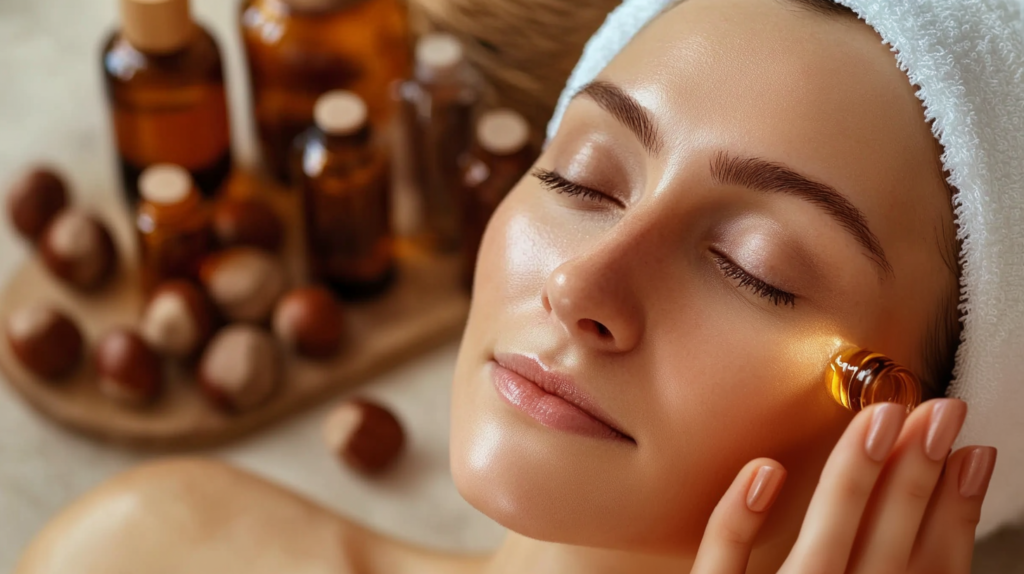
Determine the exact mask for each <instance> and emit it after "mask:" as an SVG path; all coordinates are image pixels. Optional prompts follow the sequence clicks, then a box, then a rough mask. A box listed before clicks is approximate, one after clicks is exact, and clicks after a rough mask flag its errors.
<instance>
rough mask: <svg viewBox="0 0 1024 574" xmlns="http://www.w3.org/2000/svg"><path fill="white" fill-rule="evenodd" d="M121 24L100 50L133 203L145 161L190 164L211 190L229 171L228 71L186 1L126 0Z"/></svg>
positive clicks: (202, 184) (202, 185)
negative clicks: (225, 82) (225, 83)
mask: <svg viewBox="0 0 1024 574" xmlns="http://www.w3.org/2000/svg"><path fill="white" fill-rule="evenodd" d="M121 17H122V20H123V24H122V28H121V30H118V31H115V32H114V33H113V34H112V35H111V37H110V39H109V40H108V41H107V43H106V46H105V47H104V49H103V71H104V78H105V83H106V88H107V97H108V99H109V102H110V106H111V115H112V117H113V123H114V136H115V138H116V141H117V152H118V158H119V161H120V167H121V177H122V181H123V185H124V188H125V192H126V195H127V197H128V200H129V202H130V203H133V204H134V203H135V202H136V201H137V200H138V195H139V190H138V185H137V182H138V179H139V176H140V175H141V174H142V171H143V170H145V169H146V168H147V167H148V166H150V165H153V164H157V163H173V164H176V165H179V166H182V167H184V168H185V169H187V170H188V171H189V172H190V173H191V175H192V178H193V179H194V180H195V182H196V184H197V185H198V186H199V188H200V190H201V191H202V193H203V194H204V195H207V196H210V195H213V194H214V193H216V191H217V190H218V189H219V188H220V187H221V185H222V184H223V183H224V180H225V178H226V177H227V176H228V174H229V173H230V171H231V136H230V127H229V124H228V108H227V98H226V93H225V90H224V71H223V66H222V64H221V57H220V52H219V50H218V48H217V43H216V41H215V40H214V39H213V37H212V36H211V35H210V34H209V33H208V32H207V31H206V30H204V29H203V28H202V27H201V26H199V25H198V24H197V23H196V22H195V21H193V20H192V17H191V15H190V14H189V4H188V0H121Z"/></svg>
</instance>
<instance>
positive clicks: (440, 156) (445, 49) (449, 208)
mask: <svg viewBox="0 0 1024 574" xmlns="http://www.w3.org/2000/svg"><path fill="white" fill-rule="evenodd" d="M479 85H480V84H479V81H478V79H477V77H476V74H474V72H473V70H472V69H471V68H470V67H469V64H468V63H467V62H466V61H465V59H464V58H463V51H462V46H461V44H459V42H458V40H456V39H455V38H454V37H452V36H450V35H448V34H428V35H426V36H424V37H423V38H421V39H420V41H419V43H417V45H416V66H415V73H414V76H413V77H412V78H411V79H409V80H407V81H406V82H403V83H402V85H401V87H400V89H399V99H400V101H401V108H402V125H403V132H404V133H403V136H404V138H405V140H406V143H407V146H408V154H407V156H408V157H409V163H410V168H411V172H412V176H413V178H414V180H415V184H416V187H417V189H418V191H419V193H420V197H421V204H422V208H423V222H422V223H423V228H424V229H423V232H424V233H423V237H424V239H425V240H426V243H427V244H428V245H430V246H431V247H433V248H435V249H437V250H440V251H456V250H458V248H459V246H460V245H461V243H462V220H463V218H462V215H461V207H462V205H461V200H460V197H459V190H460V167H459V160H460V158H461V157H462V156H463V154H465V153H466V151H467V150H468V149H469V144H470V141H471V139H472V131H473V123H472V122H473V112H474V110H475V108H476V106H477V104H478V102H479V101H480V89H479Z"/></svg>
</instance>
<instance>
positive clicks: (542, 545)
mask: <svg viewBox="0 0 1024 574" xmlns="http://www.w3.org/2000/svg"><path fill="white" fill-rule="evenodd" d="M793 542H794V540H793V537H792V536H774V537H772V540H768V541H765V542H764V543H762V544H760V545H758V546H757V547H756V548H755V549H754V551H753V552H752V553H751V555H750V561H749V562H748V566H747V569H746V572H747V573H748V574H762V573H764V574H767V573H769V572H775V571H777V570H778V568H779V566H780V565H781V564H782V562H783V561H784V560H785V557H786V555H787V554H788V553H789V550H790V548H792V545H793ZM693 559H694V556H692V555H689V554H685V555H684V554H646V553H640V552H628V551H624V550H608V549H603V548H589V547H585V546H571V545H568V544H558V543H555V542H544V541H541V540H534V539H532V538H527V537H525V536H522V535H520V534H517V533H515V532H511V531H510V532H509V533H508V535H507V536H506V537H505V541H504V542H503V543H502V545H501V546H500V547H499V548H498V551H497V552H496V553H495V554H494V555H492V556H491V557H490V558H489V559H488V560H487V561H486V563H485V564H484V567H483V569H482V570H479V571H478V572H480V574H522V573H523V572H530V574H613V573H614V574H619V573H621V572H643V573H644V574H662V573H665V574H669V573H671V574H683V573H685V572H689V571H690V569H691V568H692V567H693Z"/></svg>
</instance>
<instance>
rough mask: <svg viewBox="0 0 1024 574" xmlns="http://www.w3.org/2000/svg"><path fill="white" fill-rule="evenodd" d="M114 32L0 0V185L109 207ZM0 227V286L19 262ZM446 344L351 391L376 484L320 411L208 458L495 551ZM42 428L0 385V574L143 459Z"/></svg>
mask: <svg viewBox="0 0 1024 574" xmlns="http://www.w3.org/2000/svg"><path fill="white" fill-rule="evenodd" d="M192 3H193V10H194V12H195V13H196V14H197V15H198V17H199V19H200V20H201V21H202V22H203V23H204V24H206V25H207V26H208V28H210V29H211V30H212V31H213V32H214V35H215V36H217V38H218V40H219V41H220V44H221V49H222V51H223V53H224V56H225V60H226V64H227V71H228V89H229V92H230V97H231V102H232V110H231V112H232V127H233V130H234V144H235V152H236V156H237V157H238V158H239V159H240V160H241V161H242V162H243V163H249V162H251V161H252V159H253V157H254V154H255V144H254V139H253V134H252V126H251V123H250V121H249V106H248V94H247V92H246V78H245V76H244V72H243V67H242V59H241V55H240V53H239V41H238V34H237V30H236V26H235V18H236V16H237V9H238V3H237V1H236V0H193V2H192ZM115 22H116V2H115V0H0V186H6V184H7V183H8V182H9V181H10V180H11V179H12V178H13V177H14V176H15V174H16V173H17V172H18V170H19V169H20V168H22V167H23V166H24V165H26V164H28V163H29V162H35V161H39V160H45V161H47V162H50V163H52V164H54V165H56V166H58V167H59V168H61V169H62V170H63V171H64V172H65V173H66V174H67V175H68V178H69V179H70V181H71V183H72V187H73V191H74V194H75V198H76V200H77V201H79V202H80V203H83V204H86V205H91V206H95V207H96V208H98V209H116V208H118V207H117V206H118V203H117V201H118V197H119V195H118V194H119V190H118V183H117V177H116V171H115V160H114V156H113V148H112V145H111V142H110V133H109V128H108V118H107V114H106V108H105V105H104V100H103V92H102V89H101V83H100V78H101V74H100V64H99V53H100V49H101V45H102V42H103V40H104V38H105V36H106V35H107V33H108V32H109V31H110V30H111V29H112V28H113V27H114V25H115ZM26 255H27V254H26V251H25V249H24V248H23V247H22V246H21V244H20V243H19V242H18V241H17V240H16V238H15V236H14V235H13V234H12V232H11V230H10V228H9V226H8V225H7V222H6V218H4V219H3V223H0V282H2V281H4V280H5V279H6V278H7V277H8V276H9V275H10V274H11V273H12V272H13V270H14V269H15V268H16V267H17V266H18V264H19V263H20V262H21V261H22V260H23V258H24V257H26ZM455 352H456V345H455V344H454V343H452V344H449V345H448V346H446V347H444V348H442V349H440V350H438V351H435V352H433V353H430V354H428V355H425V356H423V357H422V358H420V359H418V360H415V361H412V362H410V363H407V364H406V365H404V366H402V367H400V368H399V369H397V370H395V371H393V372H391V373H389V374H387V375H386V376H382V377H379V378H378V379H376V380H374V381H372V382H370V383H369V384H368V385H366V386H364V387H361V388H360V389H358V390H357V391H356V392H358V393H360V394H365V395H369V396H373V397H377V398H380V399H381V400H382V401H384V402H386V403H388V404H390V405H392V406H393V407H394V408H395V410H396V411H397V412H398V414H399V415H400V416H401V417H402V418H403V420H404V421H405V423H406V426H407V428H408V430H409V431H410V432H409V435H410V437H411V444H410V449H409V452H408V453H407V456H406V457H405V458H404V459H403V460H402V461H401V463H400V464H399V466H398V467H397V468H395V469H394V472H392V473H390V474H389V475H388V476H387V477H385V478H384V479H382V480H375V481H367V480H362V479H359V478H357V477H354V476H352V475H350V474H348V473H346V472H344V471H343V470H341V469H340V468H339V467H338V465H337V464H336V463H335V462H334V460H333V459H331V458H330V457H329V456H328V455H327V454H326V452H325V451H324V450H323V448H322V446H321V441H320V436H319V430H320V428H319V427H320V423H321V421H322V420H323V417H324V415H325V413H326V411H327V409H328V408H329V407H330V405H329V404H325V405H323V406H322V407H321V408H319V409H317V410H315V411H312V412H309V413H307V414H305V415H303V416H300V417H297V418H294V419H291V420H290V421H288V422H286V423H284V424H282V425H279V426H276V427H273V428H272V429H271V430H269V431H267V432H264V433H262V434H259V435H256V436H255V437H252V438H250V439H248V440H244V441H241V442H239V443H236V444H234V445H231V446H230V447H227V448H223V449H219V450H216V451H211V452H208V453H204V454H208V455H212V456H217V457H220V458H223V459H226V460H228V461H231V462H232V463H235V464H238V465H240V466H243V467H245V468H248V469H251V470H253V471H255V472H257V473H259V474H262V475H264V476H267V477H270V478H271V479H273V480H275V481H278V482H280V483H283V484H285V485H287V486H289V487H291V488H294V489H295V490H297V491H299V492H301V493H304V494H305V495H307V496H309V497H311V498H313V499H315V500H317V501H319V502H321V503H323V504H324V505H326V506H328V507H331V508H334V509H337V510H338V511H339V512H341V513H343V514H345V515H347V516H349V517H352V518H354V519H356V520H358V521H360V522H363V523H365V524H368V525H370V526H371V527H375V528H377V529H379V530H382V531H384V532H387V533H390V534H393V535H396V536H400V537H403V538H405V539H408V540H411V541H415V542H418V543H422V544H427V545H431V546H435V547H439V548H444V549H450V550H464V551H480V550H485V549H488V548H491V547H493V546H495V545H496V544H497V543H498V542H499V541H500V539H501V536H502V530H501V528H500V527H498V526H497V525H496V524H494V523H493V522H491V521H490V520H489V519H487V518H486V517H484V516H482V515H480V514H479V513H477V512H476V511H475V510H473V509H472V508H471V507H469V506H468V505H467V504H466V503H465V502H464V501H463V500H462V499H461V498H460V497H459V495H458V493H457V492H456V490H455V487H454V486H453V484H452V483H451V479H450V476H449V474H448V462H447V459H448V452H447V448H448V447H447V433H448V385H449V381H450V378H451V374H452V368H453V363H454V359H455ZM146 458H147V456H146V455H143V454H139V453H132V452H128V451H124V450H119V449H115V448H111V447H108V446H104V445H102V444H97V443H94V442H91V441H89V440H86V439H81V438H78V437H77V436H75V435H73V434H70V433H69V432H67V431H64V430H62V429H60V428H57V427H55V426H54V425H52V424H51V423H49V422H48V421H47V420H45V419H43V418H42V417H40V416H39V415H37V414H35V413H34V412H33V411H31V410H29V409H28V407H26V406H25V405H24V404H23V403H22V402H21V401H20V400H19V398H18V397H16V396H14V395H13V393H12V392H11V391H10V390H9V389H8V388H7V387H6V385H2V384H0V572H7V571H10V570H11V569H12V568H13V566H14V563H15V561H16V560H17V556H18V554H19V553H20V551H21V549H22V548H23V547H24V546H25V544H26V543H27V542H28V541H29V540H30V539H31V538H32V536H33V534H34V533H35V532H37V531H38V530H39V529H40V528H41V527H42V526H43V525H44V524H45V523H46V521H47V520H48V519H49V518H50V517H51V516H53V515H54V513H56V512H57V511H58V510H59V509H60V508H62V507H63V506H65V505H66V504H67V503H69V502H70V501H71V500H73V499H75V498H76V497H78V496H79V495H80V494H82V493H83V492H85V491H86V490H88V489H90V488H91V487H93V486H95V485H96V484H98V483H99V482H100V481H102V480H103V479H104V478H106V477H108V476H110V475H111V474H113V473H116V472H117V471H119V470H122V469H125V468H127V467H129V466H131V465H134V464H137V463H138V462H140V461H142V460H145V459H146ZM1022 542H1024V532H1021V531H1009V532H1004V533H1001V534H999V535H997V536H996V537H995V538H994V539H993V540H990V541H986V542H984V543H983V544H982V545H981V546H980V547H979V550H978V557H977V560H976V561H975V569H974V571H975V572H976V573H980V574H1004V573H1005V574H1010V573H1018V574H1021V573H1024V544H1022Z"/></svg>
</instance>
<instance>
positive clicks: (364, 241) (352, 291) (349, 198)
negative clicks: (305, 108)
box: [296, 90, 394, 299]
mask: <svg viewBox="0 0 1024 574" xmlns="http://www.w3.org/2000/svg"><path fill="white" fill-rule="evenodd" d="M314 119H315V122H316V125H315V127H313V128H312V129H310V130H309V132H307V134H306V136H305V137H304V138H303V140H304V145H303V149H302V156H301V162H300V164H301V167H300V173H299V174H298V175H297V176H296V179H297V182H298V184H299V188H300V189H301V191H302V203H303V212H304V215H305V224H306V248H307V250H308V252H309V268H310V273H311V274H312V275H313V277H314V278H315V279H317V280H319V281H321V282H323V283H325V284H327V285H330V286H331V287H332V288H333V289H334V290H335V291H336V292H337V293H338V295H340V296H342V297H344V298H347V299H361V298H365V297H370V296H373V295H376V294H378V293H380V292H382V291H383V290H384V289H385V288H386V287H387V286H388V285H389V284H390V283H391V280H392V279H393V277H394V246H393V241H392V234H391V201H390V200H391V178H390V169H389V164H388V157H387V155H386V154H385V153H384V151H383V149H381V147H380V146H378V145H377V144H376V142H374V141H373V137H372V136H373V130H372V129H371V127H370V123H369V120H368V111H367V107H366V104H365V103H364V102H363V100H362V99H361V98H360V97H359V96H357V95H355V94H354V93H352V92H348V91H343V90H338V91H333V92H328V93H326V94H324V95H323V96H321V97H320V99H319V100H318V101H317V103H316V108H315V109H314Z"/></svg>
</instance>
